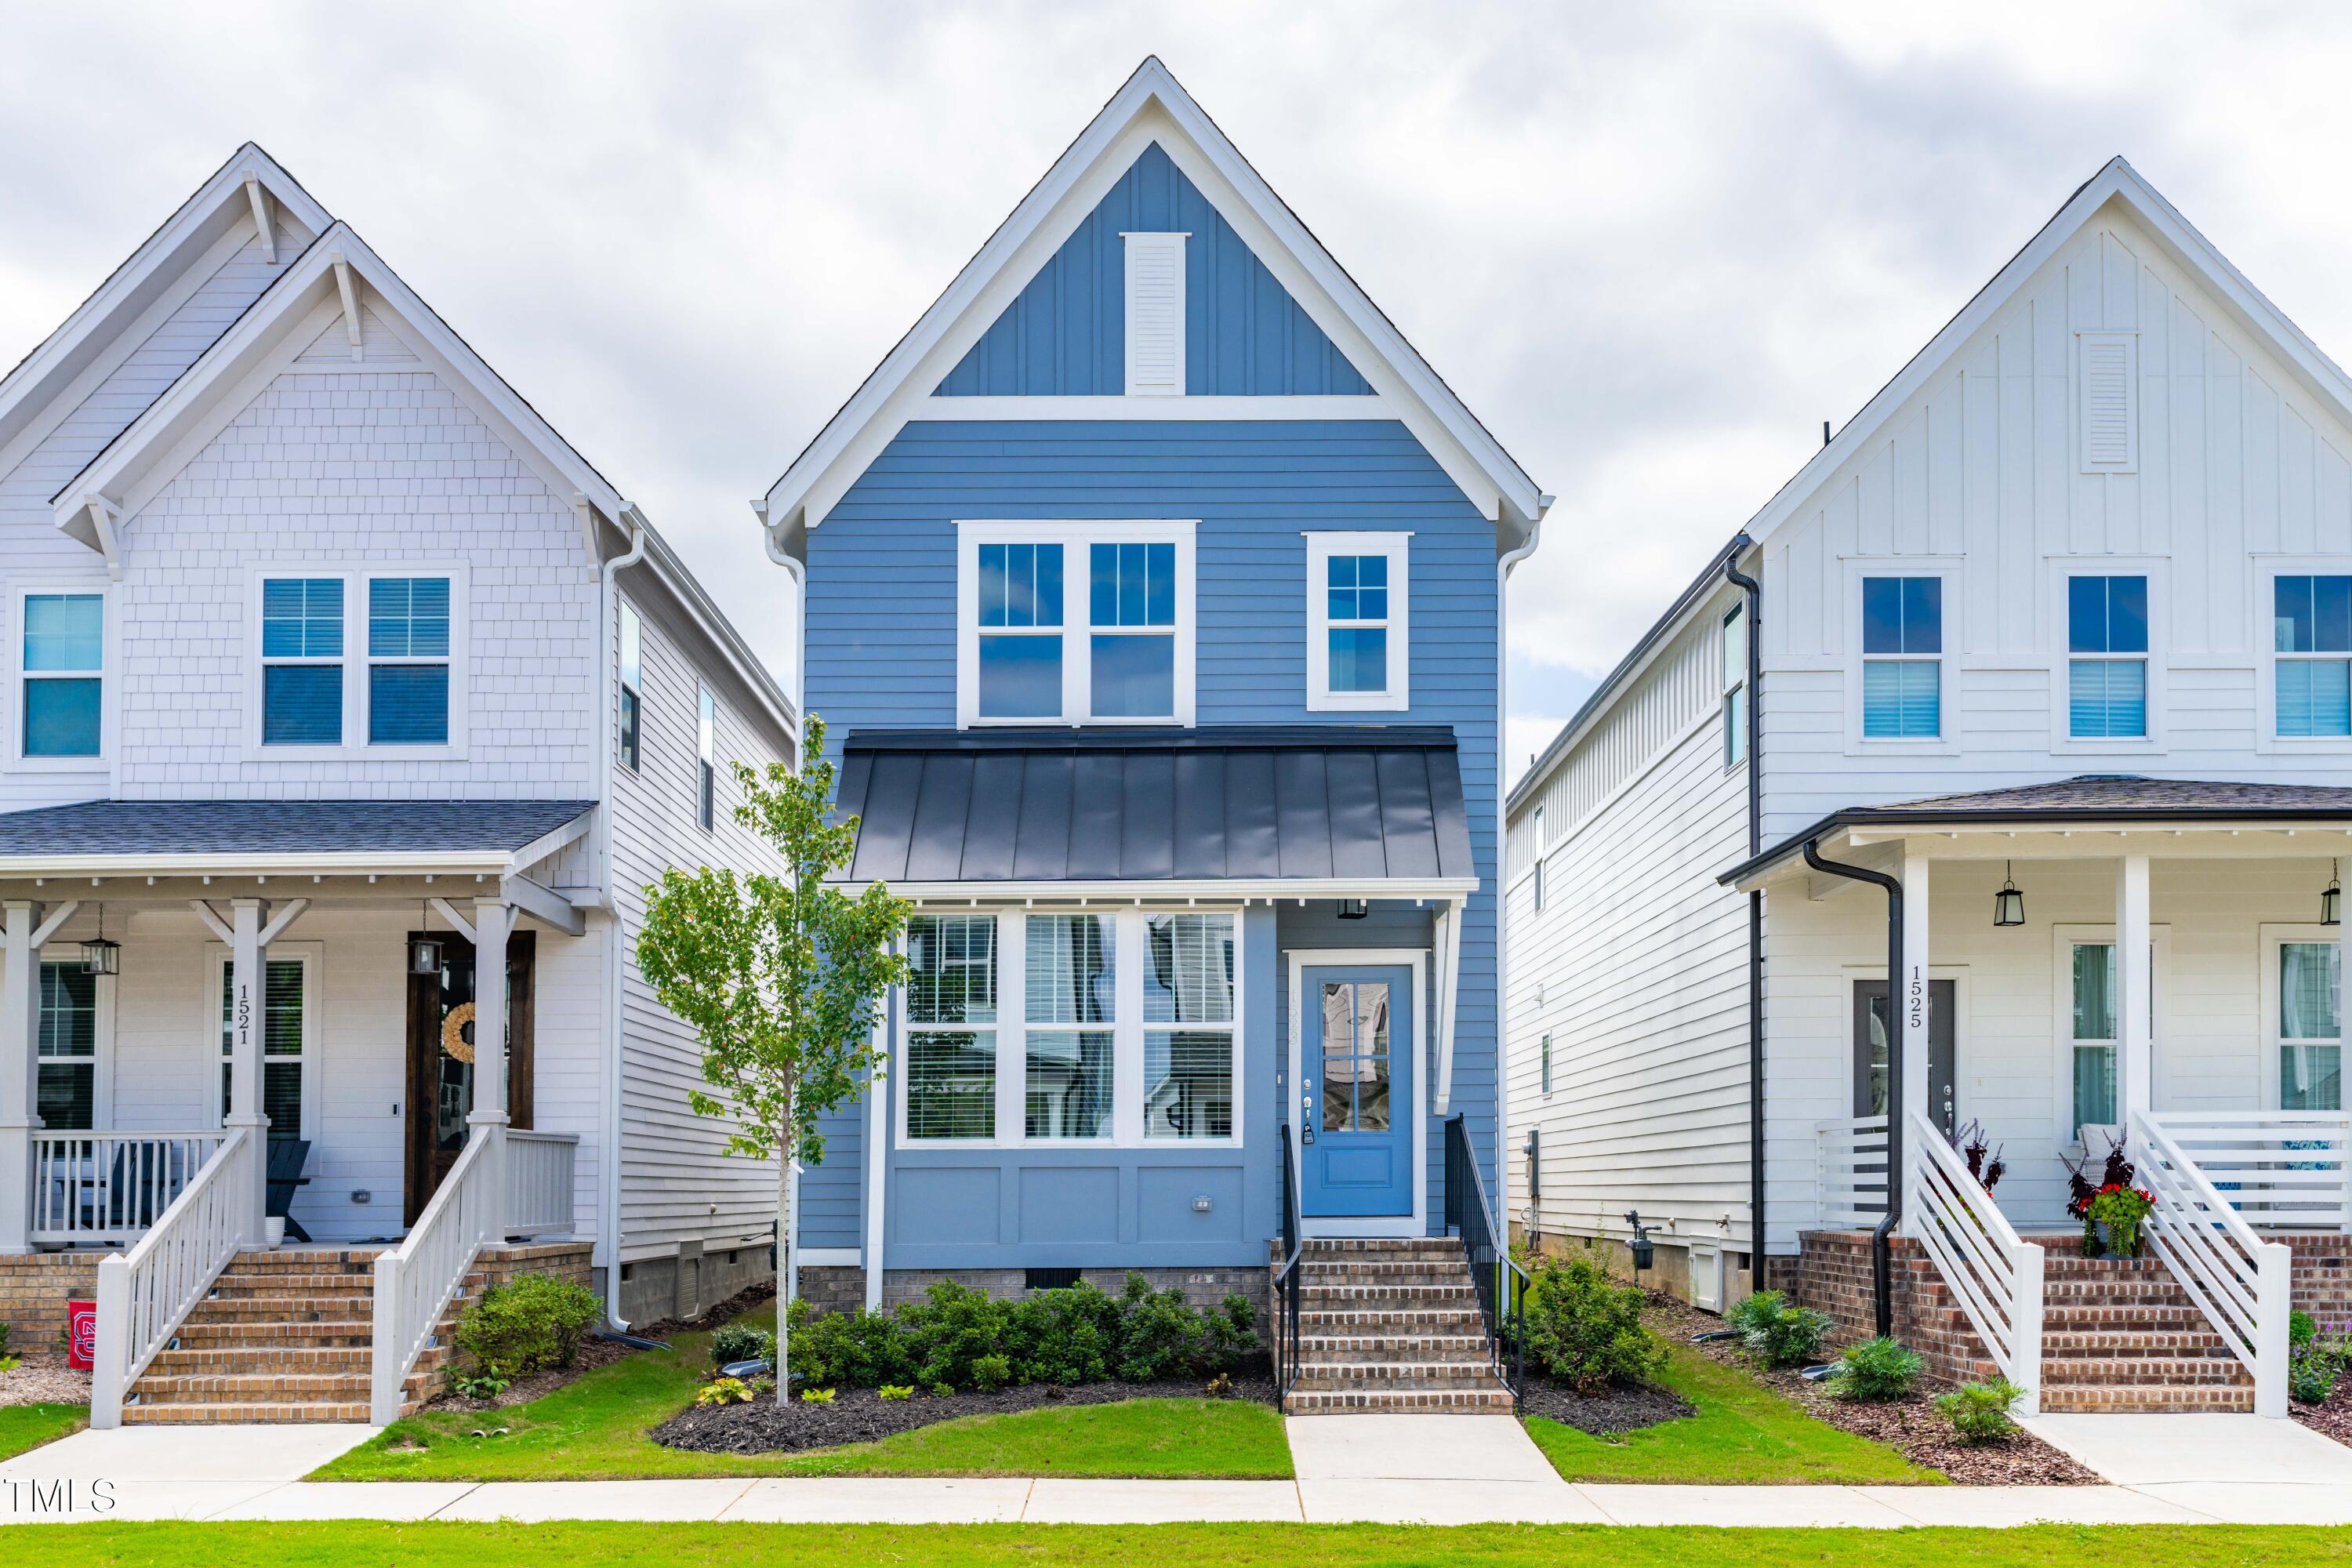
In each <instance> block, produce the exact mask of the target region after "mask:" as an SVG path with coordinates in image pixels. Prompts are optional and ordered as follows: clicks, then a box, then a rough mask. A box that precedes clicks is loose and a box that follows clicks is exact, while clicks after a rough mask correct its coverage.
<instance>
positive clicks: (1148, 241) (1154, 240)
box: [1119, 229, 1192, 398]
mask: <svg viewBox="0 0 2352 1568" xmlns="http://www.w3.org/2000/svg"><path fill="white" fill-rule="evenodd" d="M1119 239H1120V240H1121V241H1122V242H1123V246H1122V254H1121V258H1120V281H1119V308H1120V322H1121V332H1120V337H1121V340H1122V342H1123V343H1124V351H1123V353H1124V357H1125V364H1124V366H1123V372H1124V374H1123V379H1122V384H1121V388H1120V390H1121V391H1122V392H1124V393H1125V394H1126V395H1128V396H1129V397H1152V398H1160V397H1181V396H1183V395H1184V375H1185V363H1184V340H1185V338H1186V336H1187V335H1188V333H1187V329H1188V327H1189V325H1190V322H1189V318H1188V314H1187V311H1188V303H1189V302H1188V301H1187V300H1186V299H1185V297H1184V291H1185V284H1186V278H1185V264H1186V256H1185V252H1186V249H1187V247H1188V244H1189V242H1190V241H1191V239H1192V235H1191V233H1190V232H1188V231H1185V230H1181V229H1134V230H1121V231H1120V233H1119ZM1170 250H1172V251H1173V252H1174V253H1175V274H1174V275H1175V298H1174V300H1172V301H1171V304H1172V305H1173V306H1174V309H1175V312H1176V321H1175V342H1174V347H1173V351H1172V353H1171V363H1170V366H1169V369H1170V373H1171V374H1170V384H1167V385H1160V384H1156V383H1155V384H1143V383H1141V382H1139V380H1138V379H1137V365H1136V331H1135V313H1136V286H1135V283H1136V279H1135V263H1136V258H1137V257H1138V256H1139V255H1141V254H1148V253H1150V252H1154V251H1160V252H1165V251H1170Z"/></svg>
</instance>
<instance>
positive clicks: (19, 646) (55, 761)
mask: <svg viewBox="0 0 2352 1568" xmlns="http://www.w3.org/2000/svg"><path fill="white" fill-rule="evenodd" d="M42 594H78V595H83V596H85V597H87V596H89V595H97V596H98V598H99V600H100V606H99V668H98V679H99V687H98V754H97V755H96V756H94V757H29V756H26V754H25V680H26V669H25V601H26V599H28V598H30V597H32V596H34V595H42ZM120 654H121V630H120V628H119V626H117V625H116V622H115V605H114V591H113V588H112V586H111V585H110V584H106V583H102V582H99V583H94V582H91V581H90V580H89V578H87V577H85V578H82V579H80V580H79V581H73V580H64V581H56V582H51V581H46V580H26V581H21V582H12V583H10V584H8V694H7V698H6V700H5V702H0V712H5V715H6V722H7V725H8V739H7V743H6V749H5V756H6V757H7V759H8V765H9V767H10V769H11V770H13V771H16V772H22V773H98V772H101V771H104V770H107V769H109V768H110V767H111V766H112V764H113V761H114V751H115V736H116V728H115V726H116V717H115V716H116V713H117V711H118V709H119V707H120V705H119V704H118V703H117V701H116V700H115V697H116V671H117V670H118V668H120V667H121V658H120ZM74 673H75V672H73V671H69V670H62V669H60V670H47V671H41V672H38V673H36V674H34V675H33V676H32V679H36V680H37V679H41V676H42V675H45V674H48V675H58V676H67V677H70V676H71V675H73V674H74ZM84 673H86V672H84Z"/></svg>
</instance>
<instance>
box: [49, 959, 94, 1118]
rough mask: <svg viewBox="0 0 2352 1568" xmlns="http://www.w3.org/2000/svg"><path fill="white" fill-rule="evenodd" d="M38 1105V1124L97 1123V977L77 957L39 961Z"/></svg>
mask: <svg viewBox="0 0 2352 1568" xmlns="http://www.w3.org/2000/svg"><path fill="white" fill-rule="evenodd" d="M39 1028H40V1035H39V1048H40V1074H39V1091H38V1101H37V1103H38V1105H39V1109H40V1115H41V1124H42V1125H43V1126H44V1127H48V1128H52V1129H60V1130H65V1131H88V1130H89V1128H91V1127H94V1126H96V1125H97V1121H96V1111H97V1105H98V976H96V975H95V974H92V973H90V972H89V969H88V967H87V966H86V965H85V964H84V963H82V961H81V960H80V959H78V958H75V959H68V960H66V961H64V962H62V963H43V964H42V965H41V1016H40V1026H39Z"/></svg>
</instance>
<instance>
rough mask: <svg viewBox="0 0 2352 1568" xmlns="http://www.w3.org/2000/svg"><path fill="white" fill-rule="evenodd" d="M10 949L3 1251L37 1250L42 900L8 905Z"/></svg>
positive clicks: (1, 1039)
mask: <svg viewBox="0 0 2352 1568" xmlns="http://www.w3.org/2000/svg"><path fill="white" fill-rule="evenodd" d="M5 921H6V930H7V941H8V946H7V950H6V952H5V953H4V954H0V1254H16V1253H26V1252H30V1251H32V1250H33V1239H32V1226H33V1134H34V1132H35V1131H37V1130H38V1129H39V1127H40V1125H41V1119H40V1116H39V1114H38V1109H39V1106H40V1100H39V1099H38V1098H37V1086H38V1083H39V1079H38V1077H37V1075H38V1073H39V1071H40V1067H39V1064H38V1063H37V1061H36V1060H35V1058H34V1049H33V1047H34V1041H35V1039H36V1037H37V1032H38V1030H39V1027H40V1016H41V995H40V985H39V981H40V974H41V970H40V956H41V955H40V952H39V950H37V948H35V947H34V946H33V931H34V928H35V927H36V926H37V925H39V924H40V921H41V908H40V906H39V905H38V904H34V903H27V902H26V901H25V900H19V899H11V900H8V902H7V904H6V905H5Z"/></svg>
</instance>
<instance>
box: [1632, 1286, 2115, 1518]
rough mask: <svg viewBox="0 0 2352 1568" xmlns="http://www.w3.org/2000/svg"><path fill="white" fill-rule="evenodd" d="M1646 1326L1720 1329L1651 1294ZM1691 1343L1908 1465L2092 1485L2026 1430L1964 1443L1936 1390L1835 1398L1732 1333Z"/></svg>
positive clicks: (1981, 1479)
mask: <svg viewBox="0 0 2352 1568" xmlns="http://www.w3.org/2000/svg"><path fill="white" fill-rule="evenodd" d="M1648 1321H1649V1323H1650V1326H1651V1327H1652V1328H1654V1329H1655V1330H1657V1331H1659V1332H1660V1333H1662V1334H1664V1335H1665V1336H1666V1337H1668V1338H1669V1339H1672V1340H1674V1341H1675V1342H1676V1343H1678V1344H1689V1343H1690V1336H1691V1335H1693V1334H1694V1333H1700V1332H1706V1331H1713V1330H1719V1329H1721V1328H1722V1327H1723V1326H1724V1323H1723V1320H1722V1319H1721V1318H1717V1317H1712V1316H1710V1315H1708V1314H1706V1313H1705V1312H1701V1311H1698V1310H1696V1309H1694V1308H1691V1307H1689V1306H1686V1305H1685V1304H1684V1303H1683V1302H1681V1301H1677V1300H1675V1299H1674V1298H1673V1297H1671V1296H1663V1295H1658V1294H1655V1293H1653V1294H1652V1296H1651V1298H1650V1310H1649V1313H1648ZM1691 1348H1692V1349H1693V1350H1695V1351H1696V1352H1699V1353H1700V1354H1701V1355H1703V1356H1706V1358H1707V1359H1708V1360H1709V1361H1715V1362H1720V1363H1723V1364H1724V1365H1726V1366H1736V1367H1738V1368H1740V1369H1742V1370H1743V1371H1745V1372H1747V1373H1748V1375H1750V1376H1751V1377H1754V1378H1756V1379H1758V1380H1759V1381H1760V1382H1762V1383H1763V1384H1765V1385H1766V1386H1767V1387H1769V1388H1770V1389H1772V1390H1773V1391H1774V1392H1775V1393H1777V1394H1786V1395H1787V1396H1788V1397H1789V1398H1790V1399H1793V1400H1795V1401H1796V1402H1797V1403H1798V1404H1799V1405H1803V1406H1804V1408H1805V1413H1806V1414H1807V1415H1811V1416H1812V1417H1814V1418H1815V1419H1816V1420H1820V1421H1825V1422H1827V1423H1828V1424H1829V1425H1831V1426H1835V1427H1837V1428H1838V1429H1839V1430H1840V1431H1844V1432H1851V1433H1853V1435H1854V1436H1858V1437H1867V1438H1870V1439H1871V1440H1872V1441H1874V1442H1878V1443H1884V1444H1885V1445H1887V1447H1891V1448H1894V1449H1895V1450H1896V1451H1897V1452H1898V1453H1900V1454H1901V1455H1902V1456H1903V1457H1904V1458H1906V1459H1908V1460H1910V1461H1911V1462H1912V1463H1913V1464H1915V1465H1924V1466H1926V1467H1927V1468H1928V1469H1931V1470H1937V1471H1940V1472H1941V1473H1943V1474H1944V1475H1946V1476H1948V1477H1950V1478H1951V1479H1953V1480H1955V1481H1958V1482H1959V1483H1960V1484H1961V1485H1962V1486H1970V1487H2014V1486H2099V1485H2103V1484H2104V1482H2103V1481H2102V1479H2101V1478H2100V1477H2099V1476H2098V1475H2097V1474H2096V1473H2095V1472H2093V1471H2091V1470H2087V1469H2085V1468H2083V1467H2082V1466H2081V1465H2078V1464H2076V1463H2075V1462H2074V1460H2073V1459H2070V1458H2067V1457H2066V1456H2065V1455H2064V1454H2063V1453H2060V1452H2059V1451H2058V1450H2057V1449H2055V1448H2053V1447H2051V1446H2050V1445H2049V1444H2047V1443H2045V1442H2043V1441H2042V1439H2041V1438H2039V1437H2036V1436H2033V1434H2032V1433H2031V1432H2022V1431H2021V1432H2019V1433H2018V1434H2017V1435H2016V1436H2012V1437H2010V1438H2008V1439H2007V1440H2005V1441H2003V1442H1999V1443H1963V1442H1961V1441H1959V1439H1958V1438H1957V1437H1955V1436H1953V1435H1952V1429H1951V1427H1950V1426H1948V1425H1947V1424H1946V1423H1945V1421H1944V1418H1943V1417H1942V1416H1941V1415H1938V1414H1937V1411H1936V1407H1935V1406H1934V1405H1932V1404H1930V1403H1929V1401H1930V1400H1931V1399H1932V1398H1933V1397H1934V1395H1935V1393H1936V1392H1937V1391H1935V1390H1932V1389H1930V1390H1927V1391H1924V1392H1922V1393H1919V1394H1913V1395H1912V1396H1911V1397H1910V1398H1908V1399H1890V1400H1884V1401H1868V1402H1865V1401H1863V1400H1858V1399H1840V1398H1838V1397H1837V1396H1836V1395H1834V1394H1831V1393H1830V1391H1829V1385H1828V1384H1822V1383H1809V1382H1807V1381H1806V1380H1805V1379H1804V1378H1803V1377H1801V1376H1800V1375H1799V1374H1798V1373H1797V1372H1796V1371H1795V1370H1794V1369H1793V1368H1792V1369H1790V1370H1787V1371H1767V1370H1766V1369H1764V1368H1762V1367H1759V1366H1758V1365H1757V1364H1756V1363H1755V1362H1754V1361H1752V1360H1751V1359H1750V1358H1749V1357H1748V1353H1747V1352H1746V1351H1744V1350H1743V1349H1741V1348H1740V1344H1739V1342H1738V1340H1714V1341H1710V1342H1707V1343H1705V1344H1696V1345H1691Z"/></svg>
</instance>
